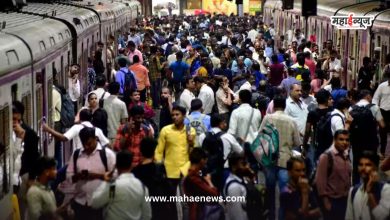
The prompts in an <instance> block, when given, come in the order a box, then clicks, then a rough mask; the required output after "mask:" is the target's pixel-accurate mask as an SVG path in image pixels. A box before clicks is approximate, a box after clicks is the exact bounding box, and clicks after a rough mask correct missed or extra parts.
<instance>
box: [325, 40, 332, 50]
mask: <svg viewBox="0 0 390 220" xmlns="http://www.w3.org/2000/svg"><path fill="white" fill-rule="evenodd" d="M326 48H327V49H328V50H332V48H333V41H332V40H328V41H326Z"/></svg>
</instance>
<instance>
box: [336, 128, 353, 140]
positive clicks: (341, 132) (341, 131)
mask: <svg viewBox="0 0 390 220" xmlns="http://www.w3.org/2000/svg"><path fill="white" fill-rule="evenodd" d="M340 135H349V131H348V130H345V129H339V130H337V131H336V132H335V133H334V136H333V139H335V140H336V139H337V138H338V136H340Z"/></svg>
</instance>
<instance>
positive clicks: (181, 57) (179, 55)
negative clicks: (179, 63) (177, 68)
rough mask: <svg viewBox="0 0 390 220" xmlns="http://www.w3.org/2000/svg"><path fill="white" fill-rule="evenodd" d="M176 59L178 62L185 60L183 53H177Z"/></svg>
mask: <svg viewBox="0 0 390 220" xmlns="http://www.w3.org/2000/svg"><path fill="white" fill-rule="evenodd" d="M176 59H177V60H182V59H183V52H181V51H179V52H177V53H176Z"/></svg>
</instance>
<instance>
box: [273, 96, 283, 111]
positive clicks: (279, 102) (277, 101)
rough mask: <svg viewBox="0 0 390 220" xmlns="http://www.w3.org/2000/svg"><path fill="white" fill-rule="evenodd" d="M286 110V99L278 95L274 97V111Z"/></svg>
mask: <svg viewBox="0 0 390 220" xmlns="http://www.w3.org/2000/svg"><path fill="white" fill-rule="evenodd" d="M275 108H278V109H283V110H284V109H285V108H286V98H284V97H283V96H282V95H277V96H275V97H274V109H275Z"/></svg>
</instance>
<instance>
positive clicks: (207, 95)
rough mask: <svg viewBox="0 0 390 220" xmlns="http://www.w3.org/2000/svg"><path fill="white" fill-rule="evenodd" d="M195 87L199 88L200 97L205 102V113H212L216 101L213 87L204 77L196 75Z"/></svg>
mask: <svg viewBox="0 0 390 220" xmlns="http://www.w3.org/2000/svg"><path fill="white" fill-rule="evenodd" d="M194 82H195V87H196V88H197V89H198V90H199V95H198V99H200V100H201V101H202V103H203V114H206V115H208V114H211V112H212V111H213V106H214V103H215V99H214V91H213V89H211V88H210V87H209V86H208V85H207V84H206V82H205V80H204V79H203V77H200V76H196V77H195V78H194Z"/></svg>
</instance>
